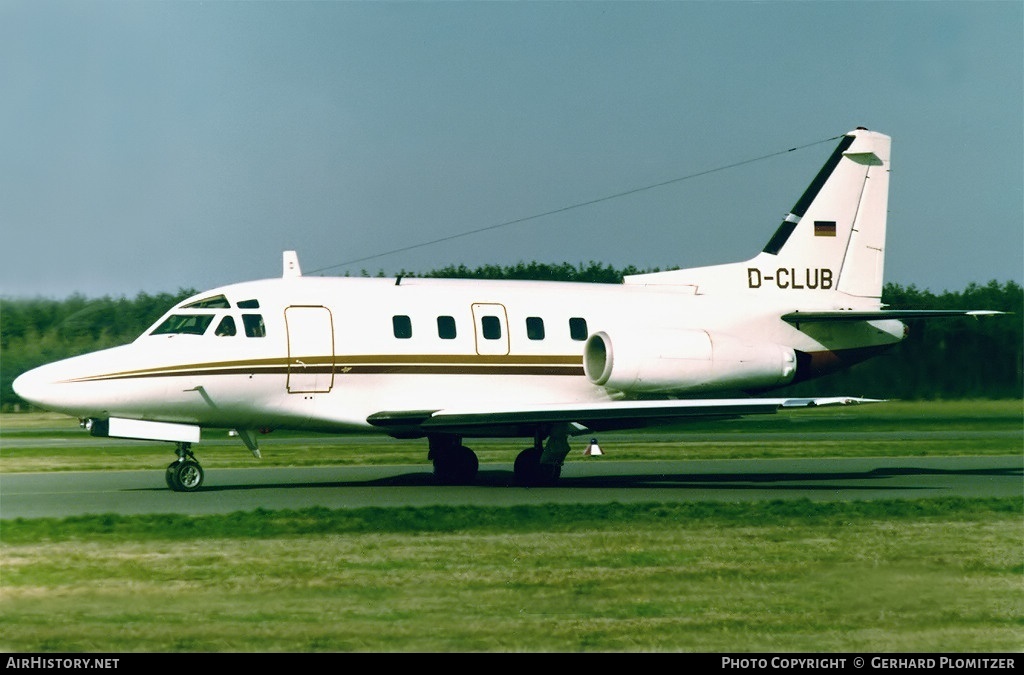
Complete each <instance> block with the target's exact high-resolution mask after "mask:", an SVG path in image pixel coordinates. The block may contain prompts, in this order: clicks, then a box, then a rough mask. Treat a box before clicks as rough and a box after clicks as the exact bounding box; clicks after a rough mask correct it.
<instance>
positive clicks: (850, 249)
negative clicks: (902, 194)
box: [625, 128, 890, 302]
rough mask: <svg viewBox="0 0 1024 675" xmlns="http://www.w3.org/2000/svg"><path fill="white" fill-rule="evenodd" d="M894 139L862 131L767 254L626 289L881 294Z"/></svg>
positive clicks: (846, 142) (814, 184)
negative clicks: (659, 286) (661, 286)
mask: <svg viewBox="0 0 1024 675" xmlns="http://www.w3.org/2000/svg"><path fill="white" fill-rule="evenodd" d="M889 147H890V139H889V137H888V136H886V135H884V134H880V133H878V132H874V131H869V130H867V129H863V128H858V129H855V130H854V131H851V132H849V133H848V134H845V135H844V136H842V138H841V139H840V142H839V144H838V146H837V147H836V149H835V151H833V153H832V154H831V156H830V157H829V158H828V160H827V161H826V162H825V164H824V166H822V167H821V169H820V170H819V171H818V173H817V175H816V176H815V177H814V180H813V181H811V183H810V185H809V186H808V187H807V189H806V190H805V191H804V193H803V195H801V197H800V199H798V200H797V202H796V204H795V205H794V206H793V208H792V209H791V210H790V212H789V213H788V214H786V216H785V218H783V220H782V224H781V225H779V227H778V229H777V230H776V231H775V234H774V235H772V237H771V239H770V240H769V241H768V244H767V245H766V246H765V247H764V249H763V250H762V251H761V252H760V253H759V254H758V255H757V256H755V257H754V258H752V259H751V260H749V261H747V262H744V263H730V264H726V265H713V266H709V267H697V268H693V269H685V270H673V271H670V272H657V273H653V274H641V275H634V276H630V277H626V280H625V283H627V284H647V285H652V284H671V285H677V286H689V287H691V289H692V292H693V293H696V294H707V293H735V292H747V291H755V292H757V293H758V294H775V293H785V294H787V295H792V294H793V293H794V292H798V293H814V294H822V293H831V294H834V293H837V292H838V293H842V294H844V295H846V296H852V297H854V298H863V299H865V300H866V301H873V302H878V301H879V299H880V298H881V296H882V274H883V271H884V264H883V263H884V257H885V229H886V215H887V213H886V211H887V208H888V197H889Z"/></svg>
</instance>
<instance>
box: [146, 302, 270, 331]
mask: <svg viewBox="0 0 1024 675" xmlns="http://www.w3.org/2000/svg"><path fill="white" fill-rule="evenodd" d="M259 306H260V302H259V300H257V299H255V298H251V299H249V300H240V301H238V304H237V308H238V309H248V310H253V309H259ZM177 309H178V310H184V311H185V312H187V313H182V314H171V315H170V316H168V317H167V318H166V319H164V320H163V321H161V322H160V324H159V325H158V326H157V327H156V328H154V329H153V330H151V331H150V332H149V334H150V335H179V334H180V335H203V334H205V333H206V330H207V329H208V328H209V327H210V324H212V323H214V321H216V322H217V329H216V330H215V331H213V334H214V335H217V336H218V337H233V336H235V335H237V334H239V332H240V331H239V328H238V324H237V323H236V320H237V319H238V318H239V316H238V315H237V314H235V315H233V314H232V313H229V312H222V311H216V312H212V313H209V314H207V313H204V312H195V311H192V310H197V309H206V310H224V309H228V310H230V309H232V306H231V301H229V300H228V299H227V298H226V297H225V296H224V295H210V296H206V297H204V298H200V299H198V300H193V301H191V302H189V303H187V304H184V305H181V306H180V307H178V308H177ZM241 320H242V325H241V329H242V330H241V332H242V333H243V334H244V335H245V337H251V338H252V337H256V338H261V337H265V336H266V334H267V330H266V326H265V325H264V323H263V315H262V314H251V313H244V314H241Z"/></svg>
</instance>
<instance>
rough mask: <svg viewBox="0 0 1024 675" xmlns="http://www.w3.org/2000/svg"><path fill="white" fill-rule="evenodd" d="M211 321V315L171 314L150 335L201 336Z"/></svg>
mask: <svg viewBox="0 0 1024 675" xmlns="http://www.w3.org/2000/svg"><path fill="white" fill-rule="evenodd" d="M212 321H213V314H172V315H170V316H169V317H167V318H166V319H164V321H163V322H162V323H161V324H160V325H159V326H157V327H156V328H154V329H153V332H152V333H150V335H176V334H179V333H184V334H186V335H202V334H203V333H205V332H206V329H207V328H208V327H209V326H210V323H211V322H212Z"/></svg>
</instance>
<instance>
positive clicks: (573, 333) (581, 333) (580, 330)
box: [569, 316, 587, 341]
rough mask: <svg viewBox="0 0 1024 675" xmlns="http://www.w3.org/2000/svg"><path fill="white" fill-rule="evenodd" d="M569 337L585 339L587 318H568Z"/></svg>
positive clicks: (579, 339)
mask: <svg viewBox="0 0 1024 675" xmlns="http://www.w3.org/2000/svg"><path fill="white" fill-rule="evenodd" d="M569 337H571V338H572V339H573V340H577V341H582V340H586V339H587V320H586V319H581V318H580V317H578V316H576V317H573V318H571V319H569Z"/></svg>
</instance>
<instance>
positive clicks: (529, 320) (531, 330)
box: [526, 316, 544, 340]
mask: <svg viewBox="0 0 1024 675" xmlns="http://www.w3.org/2000/svg"><path fill="white" fill-rule="evenodd" d="M526 337H528V338H529V339H531V340H543V339H544V319H542V318H540V317H539V316H528V317H526Z"/></svg>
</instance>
